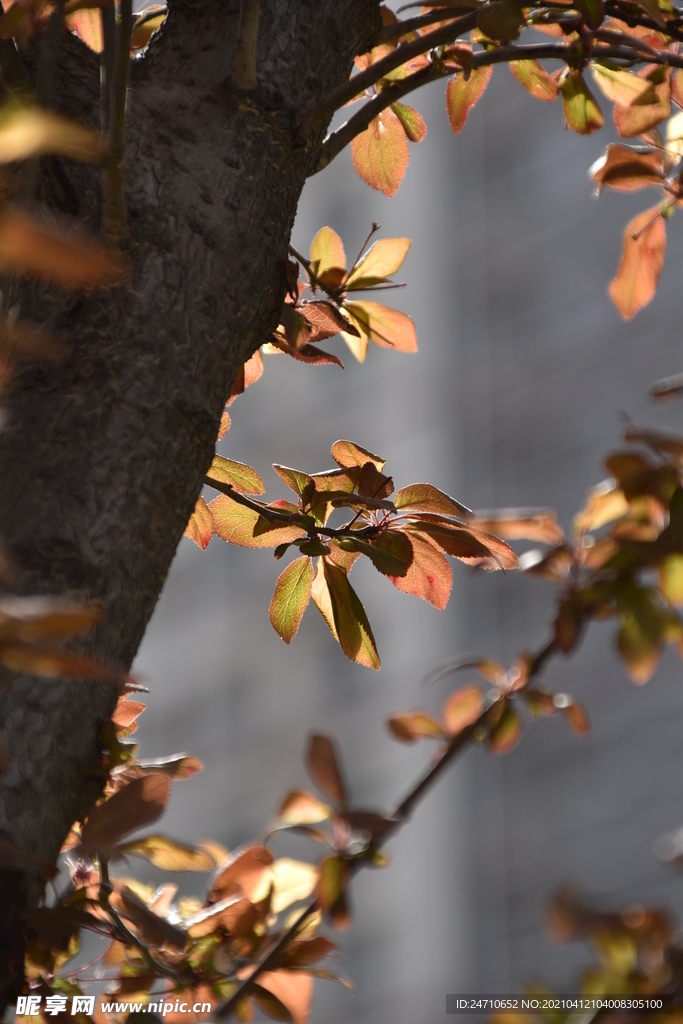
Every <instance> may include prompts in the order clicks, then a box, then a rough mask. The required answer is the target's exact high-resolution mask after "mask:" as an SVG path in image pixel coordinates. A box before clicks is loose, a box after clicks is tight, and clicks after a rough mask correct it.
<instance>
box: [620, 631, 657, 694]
mask: <svg viewBox="0 0 683 1024" xmlns="http://www.w3.org/2000/svg"><path fill="white" fill-rule="evenodd" d="M617 643H618V648H619V653H620V654H621V656H622V658H623V660H624V662H625V664H626V671H627V672H628V674H629V676H630V678H631V679H632V680H633V682H634V683H637V684H638V685H639V686H642V685H643V684H644V683H646V682H647V681H648V679H650V678H651V677H652V676H653V675H654V673H655V670H656V668H657V666H658V664H659V660H660V658H661V648H660V644H659V637H658V636H657V635H656V634H653V633H652V632H651V631H650V630H649V629H648V628H647V624H645V623H643V622H641V621H640V620H639V619H638V618H637V617H636V616H635V615H628V616H625V617H624V619H623V621H622V626H621V629H620V630H619V636H618V641H617Z"/></svg>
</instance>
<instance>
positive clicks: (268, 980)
mask: <svg viewBox="0 0 683 1024" xmlns="http://www.w3.org/2000/svg"><path fill="white" fill-rule="evenodd" d="M258 984H259V986H260V987H261V988H263V989H266V990H267V991H268V992H270V993H271V995H274V996H275V998H276V999H277V1000H278V1001H279V1002H280V1003H281V1004H282V1005H283V1006H284V1007H286V1009H287V1010H288V1012H289V1016H288V1017H287V1018H282V1017H275V1018H274V1019H275V1020H282V1019H286V1020H292V1021H293V1022H294V1024H307V1021H308V1017H309V1011H310V1008H311V1000H312V998H313V977H312V975H310V974H308V973H306V972H305V971H264V972H263V974H261V975H260V976H259V979H258ZM255 1001H258V1000H257V998H256V997H255ZM261 1009H263V1010H264V1012H266V1013H270V1010H267V1009H266V1008H265V1004H263V1005H261Z"/></svg>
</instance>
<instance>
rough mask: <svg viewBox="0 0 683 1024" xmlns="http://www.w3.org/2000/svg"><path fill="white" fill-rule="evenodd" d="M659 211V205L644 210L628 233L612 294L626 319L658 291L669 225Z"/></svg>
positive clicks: (626, 232)
mask: <svg viewBox="0 0 683 1024" xmlns="http://www.w3.org/2000/svg"><path fill="white" fill-rule="evenodd" d="M658 214H659V207H657V206H653V207H651V208H650V209H649V210H644V211H643V213H639V214H638V216H637V217H635V218H634V219H633V220H632V221H631V223H630V224H628V225H627V227H626V231H625V232H624V251H623V255H622V257H621V264H620V266H619V270H618V271H617V276H616V277H615V278H614V280H613V281H612V283H611V284H610V286H609V293H610V296H611V297H612V301H613V302H614V304H615V305H616V307H617V309H618V310H619V312H620V313H621V315H622V316H623V318H624V319H625V320H630V319H631V317H633V316H635V315H636V313H637V312H638V310H639V309H642V308H643V306H646V305H647V304H648V302H650V301H651V300H652V299H653V298H654V294H655V292H656V291H657V282H658V281H659V275H660V274H661V272H662V267H663V266H664V256H665V253H666V227H665V224H664V218H663V217H661V216H659V215H658ZM634 235H637V237H636V238H634V237H633V236H634Z"/></svg>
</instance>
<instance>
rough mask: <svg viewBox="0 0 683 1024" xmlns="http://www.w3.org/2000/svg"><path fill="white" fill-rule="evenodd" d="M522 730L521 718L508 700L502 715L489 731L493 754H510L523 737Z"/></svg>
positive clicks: (490, 748) (489, 742) (489, 746)
mask: <svg viewBox="0 0 683 1024" xmlns="http://www.w3.org/2000/svg"><path fill="white" fill-rule="evenodd" d="M522 731H523V725H522V720H521V718H520V717H519V715H518V714H517V712H516V711H515V710H514V709H513V708H511V707H510V705H509V704H508V703H507V701H506V703H505V706H504V708H503V713H502V715H501V716H500V718H499V719H498V721H497V722H496V724H495V725H494V726H493V728H492V729H491V730H490V731H489V735H488V748H489V750H490V751H491V753H492V754H509V752H510V751H511V750H512V749H513V748H514V747H516V746H517V744H518V743H519V741H520V739H521V738H522Z"/></svg>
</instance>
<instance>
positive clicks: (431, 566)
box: [389, 533, 453, 611]
mask: <svg viewBox="0 0 683 1024" xmlns="http://www.w3.org/2000/svg"><path fill="white" fill-rule="evenodd" d="M410 543H411V545H412V548H413V560H412V562H411V564H410V566H409V567H408V572H407V573H406V575H405V576H390V577H389V579H391V582H392V583H393V584H394V586H395V587H396V589H397V590H401V591H403V593H404V594H414V596H415V597H421V598H423V600H425V601H429V603H430V604H433V605H434V607H435V608H439V609H440V610H441V611H443V609H444V608H445V607H446V605H447V604H448V598H449V596H450V593H451V587H452V586H453V574H452V572H451V567H450V565H449V564H448V562H447V561H446V558H445V557H444V556H443V555H442V554H441V552H440V551H439V550H438V549H437V548H436V547H435V546H434V545H433V544H432V543H431V542H430V541H429V540H427V539H426V538H424V537H422V536H421V535H419V534H416V533H411V534H410Z"/></svg>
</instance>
